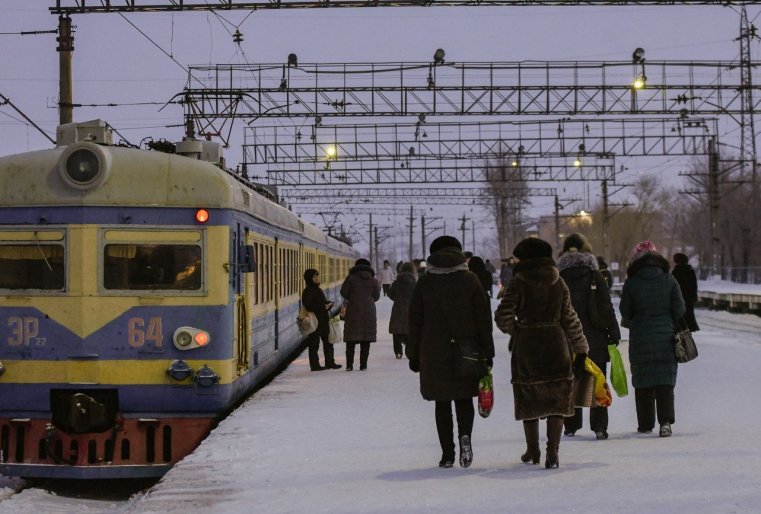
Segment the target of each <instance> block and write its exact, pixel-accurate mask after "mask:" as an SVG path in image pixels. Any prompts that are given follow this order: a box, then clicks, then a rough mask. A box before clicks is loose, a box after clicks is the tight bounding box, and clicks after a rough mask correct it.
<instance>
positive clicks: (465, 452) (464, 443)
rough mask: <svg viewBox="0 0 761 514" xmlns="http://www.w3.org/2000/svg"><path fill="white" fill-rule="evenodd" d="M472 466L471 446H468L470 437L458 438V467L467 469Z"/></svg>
mask: <svg viewBox="0 0 761 514" xmlns="http://www.w3.org/2000/svg"><path fill="white" fill-rule="evenodd" d="M471 464H473V446H471V444H470V436H469V435H463V436H460V467H463V468H469V467H470V465H471Z"/></svg>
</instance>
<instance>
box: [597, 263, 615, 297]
mask: <svg viewBox="0 0 761 514" xmlns="http://www.w3.org/2000/svg"><path fill="white" fill-rule="evenodd" d="M597 269H598V270H600V275H602V278H604V279H605V285H607V286H608V290H610V288H611V287H613V274H612V273H611V272H610V270H609V269H608V263H607V262H605V258H604V257H603V256H602V255H598V256H597Z"/></svg>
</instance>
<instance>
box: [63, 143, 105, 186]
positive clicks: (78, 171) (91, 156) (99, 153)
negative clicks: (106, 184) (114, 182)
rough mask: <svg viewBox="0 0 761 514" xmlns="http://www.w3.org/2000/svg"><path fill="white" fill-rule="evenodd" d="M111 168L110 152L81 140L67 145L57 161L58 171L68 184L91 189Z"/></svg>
mask: <svg viewBox="0 0 761 514" xmlns="http://www.w3.org/2000/svg"><path fill="white" fill-rule="evenodd" d="M110 168H111V153H110V152H109V151H108V149H107V148H105V147H102V146H98V145H96V144H93V143H88V142H83V143H76V144H73V145H71V146H69V147H68V148H67V149H66V150H65V151H64V152H63V154H62V155H61V159H60V161H59V162H58V172H59V174H60V175H61V178H63V180H64V182H66V183H67V184H68V185H69V186H71V187H74V188H76V189H83V190H87V189H93V188H95V187H98V186H99V185H101V184H102V183H103V181H104V180H106V177H107V176H108V173H109V170H110Z"/></svg>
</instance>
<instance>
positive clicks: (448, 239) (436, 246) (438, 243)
mask: <svg viewBox="0 0 761 514" xmlns="http://www.w3.org/2000/svg"><path fill="white" fill-rule="evenodd" d="M443 248H457V249H458V250H460V251H462V245H461V244H460V242H459V241H458V240H457V238H455V237H452V236H440V237H437V238H436V239H434V240H433V243H431V247H430V248H429V250H430V251H431V253H434V252H438V251H439V250H441V249H443Z"/></svg>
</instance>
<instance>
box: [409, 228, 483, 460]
mask: <svg viewBox="0 0 761 514" xmlns="http://www.w3.org/2000/svg"><path fill="white" fill-rule="evenodd" d="M430 251H431V255H430V257H429V258H428V267H427V270H426V273H425V275H423V276H421V277H419V278H418V282H417V285H416V286H415V290H414V291H413V293H412V302H411V304H410V317H409V324H410V332H409V339H408V341H407V358H408V359H409V367H410V369H411V370H412V371H414V372H416V373H417V372H419V373H420V393H421V395H422V396H423V398H424V399H426V400H428V401H433V402H436V403H435V405H436V408H435V411H436V431H437V432H438V436H439V444H440V445H441V460H440V461H439V467H442V468H451V467H452V466H453V465H454V459H455V444H454V440H453V430H454V424H453V422H452V402H454V406H455V413H456V416H457V435H458V441H459V445H460V466H462V467H464V468H467V467H469V466H470V465H471V463H472V462H473V447H472V441H471V436H472V432H473V419H474V417H475V409H474V406H473V397H474V396H477V395H478V381H479V380H478V379H477V378H462V377H457V376H455V373H454V359H456V358H462V357H460V356H459V350H455V348H454V344H453V343H452V341H453V340H454V339H455V338H461V339H469V340H472V341H473V342H474V343H475V344H476V345H477V347H478V350H479V353H480V354H481V356H482V357H483V358H485V359H486V361H487V365H488V366H489V367H491V365H492V359H493V358H494V340H493V339H492V319H491V309H490V308H489V301H488V299H487V298H486V295H485V294H484V290H483V287H482V286H481V283H480V282H479V281H478V278H477V277H476V276H475V275H474V274H473V273H471V272H469V271H468V266H467V264H466V261H465V255H464V254H463V253H462V245H460V242H459V241H458V240H457V239H456V238H454V237H452V236H441V237H438V238H436V239H435V240H434V241H433V242H432V243H431V246H430Z"/></svg>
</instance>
